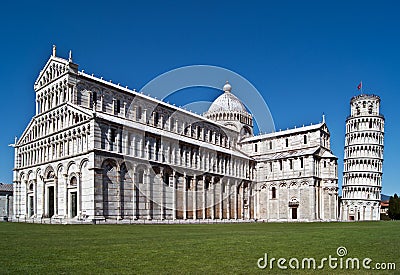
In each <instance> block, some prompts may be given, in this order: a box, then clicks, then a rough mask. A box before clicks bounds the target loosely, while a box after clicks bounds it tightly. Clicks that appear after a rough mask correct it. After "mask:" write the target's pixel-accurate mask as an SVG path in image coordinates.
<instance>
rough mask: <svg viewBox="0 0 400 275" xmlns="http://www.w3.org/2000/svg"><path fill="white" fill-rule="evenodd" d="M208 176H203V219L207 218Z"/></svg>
mask: <svg viewBox="0 0 400 275" xmlns="http://www.w3.org/2000/svg"><path fill="white" fill-rule="evenodd" d="M206 205H207V204H206V177H205V176H203V206H202V211H201V212H202V215H203V220H205V219H206V210H207V208H206Z"/></svg>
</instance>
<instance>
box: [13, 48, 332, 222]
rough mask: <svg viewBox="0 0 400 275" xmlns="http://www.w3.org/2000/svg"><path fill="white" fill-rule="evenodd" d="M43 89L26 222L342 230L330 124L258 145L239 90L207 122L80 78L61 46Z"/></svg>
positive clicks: (42, 79) (26, 150)
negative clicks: (332, 226)
mask: <svg viewBox="0 0 400 275" xmlns="http://www.w3.org/2000/svg"><path fill="white" fill-rule="evenodd" d="M221 86H222V85H221ZM34 90H35V93H36V114H35V116H34V117H33V118H32V119H31V121H30V122H29V124H28V126H27V127H26V129H25V131H24V132H23V134H22V136H21V137H20V138H19V139H18V140H17V141H16V142H15V144H14V148H15V168H14V175H13V177H14V200H13V204H14V205H13V208H14V211H13V218H14V219H18V220H19V221H22V220H27V221H35V220H39V219H50V218H51V220H52V221H54V222H57V221H60V222H67V223H68V222H71V223H73V222H76V221H88V222H89V221H97V220H98V221H110V220H114V221H115V220H122V221H124V220H130V221H134V220H168V221H169V220H189V219H191V220H262V221H334V220H337V219H338V216H339V213H338V176H337V157H336V156H335V155H334V154H333V153H332V151H331V150H330V133H329V130H328V127H327V125H326V123H325V119H324V118H323V120H322V122H321V123H318V124H314V125H309V126H303V127H299V128H294V129H288V130H285V131H279V132H273V133H267V134H261V135H254V133H253V117H252V115H251V114H250V113H249V112H248V111H247V109H246V108H245V106H244V105H243V103H242V102H241V101H240V100H239V99H238V98H237V97H236V96H235V95H234V87H231V85H230V84H229V83H228V82H227V83H226V84H225V85H224V86H223V89H222V91H221V92H222V93H221V95H220V96H219V97H218V98H217V99H216V100H215V101H214V102H213V103H212V104H211V106H210V107H209V109H208V111H207V112H206V113H204V114H203V115H198V114H194V113H192V112H189V111H186V110H184V109H182V108H178V107H176V106H174V105H171V104H169V103H166V102H163V101H162V100H158V99H155V98H152V97H150V96H146V95H143V94H141V93H138V92H136V91H135V90H130V89H128V88H124V87H122V86H120V85H119V84H114V83H112V82H111V81H105V80H103V79H102V78H97V77H95V76H93V75H89V74H86V73H84V72H83V71H79V70H78V65H77V64H76V63H74V62H73V60H72V56H71V54H70V56H69V58H68V59H64V58H60V57H57V56H56V49H55V47H54V48H53V53H52V55H51V56H50V58H49V60H48V61H47V63H46V65H45V66H44V68H43V69H42V70H41V72H40V73H39V76H38V78H37V80H36V81H35V84H34Z"/></svg>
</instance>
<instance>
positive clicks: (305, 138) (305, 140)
mask: <svg viewBox="0 0 400 275" xmlns="http://www.w3.org/2000/svg"><path fill="white" fill-rule="evenodd" d="M304 144H307V135H304Z"/></svg>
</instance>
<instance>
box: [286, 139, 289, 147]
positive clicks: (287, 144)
mask: <svg viewBox="0 0 400 275" xmlns="http://www.w3.org/2000/svg"><path fill="white" fill-rule="evenodd" d="M286 147H289V139H286Z"/></svg>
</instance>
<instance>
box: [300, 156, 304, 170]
mask: <svg viewBox="0 0 400 275" xmlns="http://www.w3.org/2000/svg"><path fill="white" fill-rule="evenodd" d="M303 167H304V160H303V158H300V168H303Z"/></svg>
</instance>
